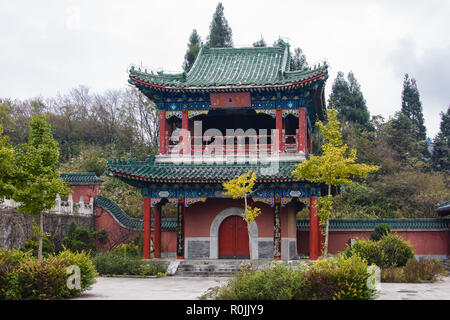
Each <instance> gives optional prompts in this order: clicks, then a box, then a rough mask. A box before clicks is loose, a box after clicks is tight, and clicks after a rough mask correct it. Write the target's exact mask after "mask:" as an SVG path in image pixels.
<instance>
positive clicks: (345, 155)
mask: <svg viewBox="0 0 450 320" xmlns="http://www.w3.org/2000/svg"><path fill="white" fill-rule="evenodd" d="M327 116H328V122H327V123H326V124H323V123H322V122H320V121H319V122H317V126H318V127H319V129H320V132H321V133H322V134H323V135H324V137H325V140H326V143H325V144H323V145H322V155H320V156H314V155H312V156H310V159H309V160H306V161H303V162H301V163H299V164H297V165H296V168H295V170H294V171H293V172H292V173H293V174H294V175H295V176H296V177H297V178H298V179H299V180H307V181H311V182H314V183H325V184H326V185H327V186H328V195H327V196H326V197H322V198H321V199H319V202H318V206H319V210H318V216H319V217H320V220H321V224H324V225H325V240H324V255H325V256H327V254H328V226H329V218H330V215H331V212H332V209H333V200H332V194H331V186H340V185H349V184H350V183H351V182H352V180H351V179H350V178H351V176H353V175H358V176H363V177H366V176H367V174H369V173H371V172H375V171H377V170H378V169H379V167H378V166H375V165H367V164H358V163H356V149H349V148H348V146H347V145H346V144H344V143H343V141H342V134H341V132H340V130H339V121H338V120H337V112H336V110H334V109H329V110H328V112H327Z"/></svg>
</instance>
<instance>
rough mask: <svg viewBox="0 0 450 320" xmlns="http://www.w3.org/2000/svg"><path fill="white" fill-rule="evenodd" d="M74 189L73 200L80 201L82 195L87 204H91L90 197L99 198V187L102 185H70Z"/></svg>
mask: <svg viewBox="0 0 450 320" xmlns="http://www.w3.org/2000/svg"><path fill="white" fill-rule="evenodd" d="M69 187H70V188H71V189H72V200H73V202H79V201H80V195H82V196H83V201H84V203H85V204H89V199H90V198H94V199H95V198H97V194H98V189H99V187H100V185H98V184H92V185H84V186H69Z"/></svg>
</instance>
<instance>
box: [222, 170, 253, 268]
mask: <svg viewBox="0 0 450 320" xmlns="http://www.w3.org/2000/svg"><path fill="white" fill-rule="evenodd" d="M255 182H256V172H255V171H254V172H253V173H252V172H251V171H248V172H247V173H244V174H242V175H240V176H239V177H237V178H235V179H231V180H229V181H226V182H224V183H223V184H222V185H223V187H224V189H225V192H224V194H226V195H230V196H232V197H233V199H244V213H243V214H242V218H243V219H244V220H245V222H247V231H248V239H249V245H250V259H251V260H253V255H252V250H251V248H252V243H251V239H252V238H251V237H250V224H251V223H253V222H254V221H255V219H256V217H257V216H259V215H260V214H261V209H260V208H258V207H254V208H252V207H251V206H249V205H248V200H247V196H248V195H249V194H251V193H252V192H253V187H254V186H255Z"/></svg>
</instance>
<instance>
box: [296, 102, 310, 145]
mask: <svg viewBox="0 0 450 320" xmlns="http://www.w3.org/2000/svg"><path fill="white" fill-rule="evenodd" d="M307 130H308V128H307V123H306V110H305V109H298V139H297V152H300V151H301V152H305V153H306V146H307V142H306V139H307V137H306V135H307V132H306V131H307Z"/></svg>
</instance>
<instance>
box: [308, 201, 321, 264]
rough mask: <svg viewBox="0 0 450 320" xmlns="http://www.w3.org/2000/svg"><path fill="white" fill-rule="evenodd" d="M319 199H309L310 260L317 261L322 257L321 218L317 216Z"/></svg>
mask: <svg viewBox="0 0 450 320" xmlns="http://www.w3.org/2000/svg"><path fill="white" fill-rule="evenodd" d="M316 204H317V197H310V198H309V259H310V260H317V258H319V256H320V245H319V244H320V228H319V222H320V221H319V217H318V216H317V215H316V212H317V208H316Z"/></svg>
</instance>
